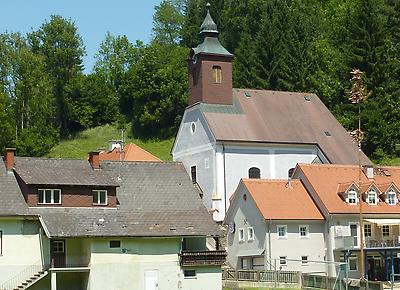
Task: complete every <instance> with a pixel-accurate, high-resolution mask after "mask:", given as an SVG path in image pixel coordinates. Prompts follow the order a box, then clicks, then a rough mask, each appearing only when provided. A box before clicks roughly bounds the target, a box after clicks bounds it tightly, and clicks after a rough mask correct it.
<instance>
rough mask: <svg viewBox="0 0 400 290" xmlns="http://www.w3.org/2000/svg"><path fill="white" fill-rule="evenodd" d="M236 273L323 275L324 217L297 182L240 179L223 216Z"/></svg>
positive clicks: (230, 258) (230, 255) (231, 263)
mask: <svg viewBox="0 0 400 290" xmlns="http://www.w3.org/2000/svg"><path fill="white" fill-rule="evenodd" d="M225 224H227V225H228V236H227V246H228V257H227V260H228V262H229V264H230V266H232V267H234V268H236V269H257V270H263V269H267V270H296V271H302V272H325V271H326V270H327V269H326V265H325V264H323V263H310V261H323V260H324V257H325V239H324V226H325V220H324V216H323V215H322V213H321V212H320V210H319V209H318V207H317V205H316V204H315V203H314V201H313V200H312V198H311V196H310V195H309V194H308V192H307V190H306V189H305V187H304V186H303V184H302V183H301V181H300V180H290V181H288V180H271V179H242V180H241V181H240V183H239V186H238V188H237V190H236V192H235V193H234V194H233V196H232V198H231V206H230V207H229V209H228V212H227V214H226V217H225Z"/></svg>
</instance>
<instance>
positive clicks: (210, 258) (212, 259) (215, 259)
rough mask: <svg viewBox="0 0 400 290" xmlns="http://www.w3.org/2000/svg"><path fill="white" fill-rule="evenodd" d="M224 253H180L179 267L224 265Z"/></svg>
mask: <svg viewBox="0 0 400 290" xmlns="http://www.w3.org/2000/svg"><path fill="white" fill-rule="evenodd" d="M225 258H226V251H182V252H181V254H180V264H181V266H212V265H223V264H224V263H225Z"/></svg>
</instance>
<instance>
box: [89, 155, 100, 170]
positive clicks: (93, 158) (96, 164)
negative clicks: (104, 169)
mask: <svg viewBox="0 0 400 290" xmlns="http://www.w3.org/2000/svg"><path fill="white" fill-rule="evenodd" d="M99 154H100V152H99V151H92V152H89V163H90V165H91V166H92V168H93V169H100V157H99Z"/></svg>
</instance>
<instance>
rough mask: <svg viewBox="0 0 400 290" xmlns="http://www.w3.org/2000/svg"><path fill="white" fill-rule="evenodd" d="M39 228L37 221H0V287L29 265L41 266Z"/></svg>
mask: <svg viewBox="0 0 400 290" xmlns="http://www.w3.org/2000/svg"><path fill="white" fill-rule="evenodd" d="M39 228H40V227H39V223H38V222H37V221H31V220H26V221H23V220H16V219H0V231H2V232H3V236H2V255H0V285H1V284H3V283H4V282H6V281H7V280H9V279H10V278H12V277H14V276H16V275H17V274H19V273H20V272H21V271H22V270H24V269H26V268H27V267H29V266H31V265H41V263H42V257H41V245H40V238H39V237H40V235H39Z"/></svg>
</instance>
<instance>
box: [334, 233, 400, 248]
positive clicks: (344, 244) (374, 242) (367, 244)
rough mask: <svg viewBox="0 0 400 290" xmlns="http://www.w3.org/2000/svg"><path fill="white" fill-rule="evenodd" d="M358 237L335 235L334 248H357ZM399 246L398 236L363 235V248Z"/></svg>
mask: <svg viewBox="0 0 400 290" xmlns="http://www.w3.org/2000/svg"><path fill="white" fill-rule="evenodd" d="M357 241H358V238H357V237H352V236H343V237H335V248H336V249H353V248H358V247H359V245H358V242H357ZM389 247H400V242H399V237H397V236H392V237H388V238H374V237H365V239H364V248H389Z"/></svg>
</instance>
